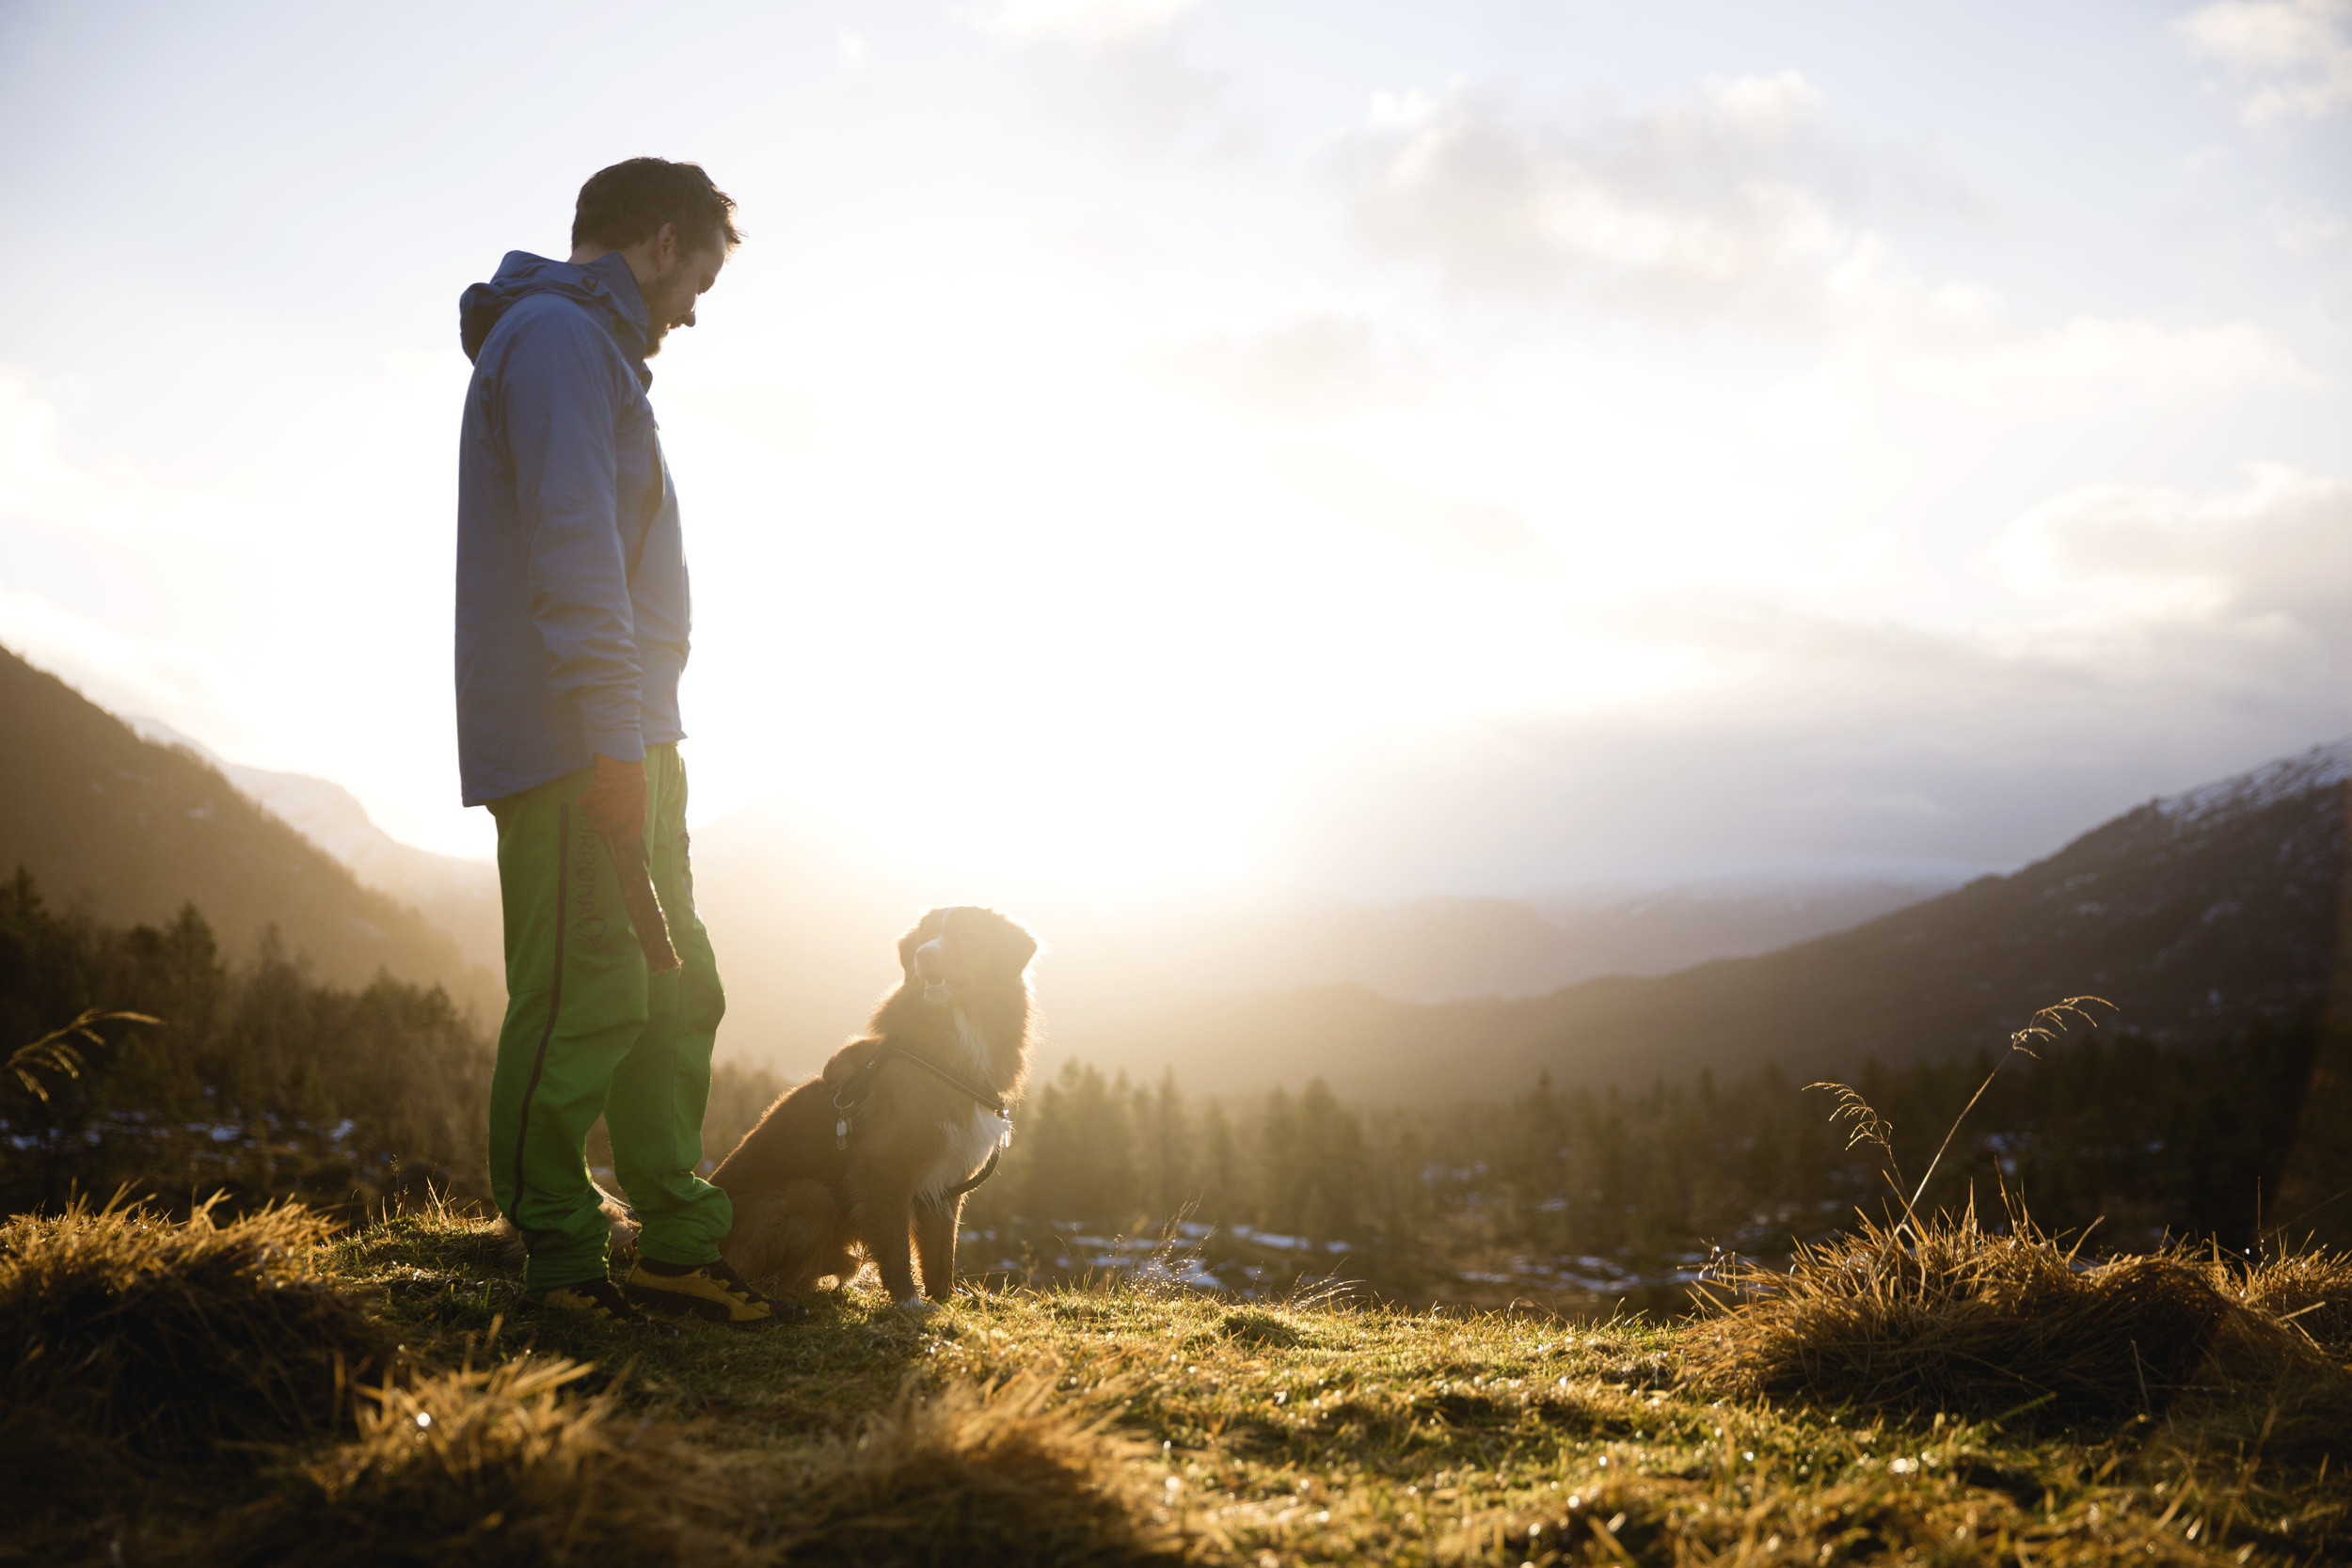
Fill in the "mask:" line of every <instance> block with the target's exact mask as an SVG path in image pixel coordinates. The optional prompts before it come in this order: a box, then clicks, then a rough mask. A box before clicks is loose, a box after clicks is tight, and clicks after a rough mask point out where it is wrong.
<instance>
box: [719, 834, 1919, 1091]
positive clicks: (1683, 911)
mask: <svg viewBox="0 0 2352 1568" xmlns="http://www.w3.org/2000/svg"><path fill="white" fill-rule="evenodd" d="M694 882H695V901H696V903H697V905H698V907H699V908H700V909H701V911H702V914H703V917H704V919H705V920H706V921H707V923H708V924H709V927H710V932H711V940H712V942H714V944H715V945H716V946H717V948H718V953H719V961H720V967H721V970H722V972H723V974H725V976H726V982H727V1022H726V1024H725V1027H724V1029H723V1031H722V1033H721V1035H720V1037H719V1039H720V1048H721V1050H723V1051H724V1052H727V1053H741V1054H743V1055H745V1056H747V1057H749V1058H750V1059H752V1060H754V1061H759V1062H766V1063H770V1064H772V1065H774V1066H776V1067H778V1068H780V1069H783V1070H785V1071H787V1072H793V1073H798V1072H806V1071H813V1070H815V1069H816V1068H817V1067H818V1066H819V1065H820V1064H821V1063H822V1062H823V1060H824V1058H825V1056H826V1055H827V1053H830V1052H831V1051H832V1050H833V1049H834V1047H835V1046H837V1045H839V1044H840V1043H841V1041H842V1040H844V1039H846V1038H848V1037H850V1035H851V1034H852V1033H854V1032H855V1031H856V1029H857V1028H858V1027H859V1026H860V1025H861V1024H862V1023H863V1022H865V1019H866V1013H867V1012H868V1011H869V1010H871V1008H872V1006H873V1005H874V1002H875V1000H876V998H878V997H879V996H881V995H882V993H883V992H884V991H885V990H888V989H889V988H890V986H891V985H892V984H894V983H895V982H896V980H897V978H898V961H897V958H895V956H894V954H893V952H892V947H891V943H892V942H894V941H895V940H896V939H897V937H898V933H899V932H900V931H902V930H904V929H905V928H906V927H908V926H909V925H911V924H912V923H913V922H914V919H915V918H916V917H917V916H918V915H920V914H921V913H922V911H924V910H925V909H926V908H929V907H930V906H932V905H936V904H950V903H959V902H965V901H969V902H976V903H988V904H993V905H994V906H996V907H997V908H999V909H1003V910H1006V911H1010V912H1012V913H1015V914H1018V915H1019V916H1021V917H1022V918H1023V919H1025V920H1026V921H1028V922H1029V923H1030V926H1031V927H1032V928H1033V929H1034V930H1036V932H1037V933H1038V935H1039V936H1040V937H1041V939H1043V941H1044V942H1045V945H1046V953H1045V956H1044V958H1042V959H1041V960H1040V962H1039V965H1038V968H1037V971H1036V980H1037V985H1038V991H1039V996H1040V998H1041V1002H1042V1003H1043V1006H1044V1008H1045V1011H1046V1013H1047V1015H1048V1017H1049V1018H1050V1020H1051V1027H1050V1031H1049V1033H1050V1037H1051V1039H1052V1040H1053V1041H1054V1042H1055V1043H1054V1049H1055V1050H1056V1051H1057V1052H1061V1051H1073V1050H1074V1051H1077V1052H1080V1053H1085V1054H1086V1055H1088V1056H1089V1058H1090V1059H1092V1060H1094V1061H1096V1062H1101V1063H1104V1064H1107V1065H1117V1064H1120V1063H1123V1062H1125V1061H1126V1060H1127V1055H1128V1053H1127V1042H1128V1041H1129V1039H1130V1037H1133V1036H1135V1035H1136V1034H1137V1033H1138V1032H1140V1033H1143V1034H1149V1033H1150V1032H1151V1031H1152V1028H1153V1027H1154V1026H1155V1024H1156V1022H1157V1021H1158V1020H1159V1019H1161V1018H1162V1017H1164V1016H1165V1015H1166V1013H1167V1012H1168V1009H1169V1008H1170V1007H1171V1006H1200V1005H1203V1004H1206V1003H1208V1002H1210V1001H1211V1000H1212V999H1215V998H1222V997H1233V996H1240V995H1255V994H1261V993H1265V992H1274V991H1281V990H1288V989H1290V988H1294V987H1298V986H1303V985H1314V984H1317V983H1332V982H1354V983H1357V984H1359V985H1364V986H1368V987H1372V988H1375V989H1376V990H1378V991H1379V993H1380V994H1381V995H1384V996H1389V997H1396V998H1404V999H1408V1000H1415V1001H1423V1002H1438V1001H1444V1000H1447V999H1450V998H1455V997H1467V996H1487V997H1492V996H1506V997H1507V996H1540V995H1543V994H1546V993H1548V992H1550V991H1552V990H1557V989H1558V988H1559V987H1561V986H1563V985H1565V984H1568V983H1569V982H1571V981H1574V980H1580V979H1584V978H1586V977H1588V976H1591V975H1595V974H1612V973H1636V974H1663V973H1665V972H1667V971H1669V970H1673V969H1677V968H1681V967H1683V966H1685V965H1687V964H1690V963H1692V962H1695V961H1697V960H1699V959H1701V958H1714V957H1718V956H1722V955H1725V954H1739V953H1756V952H1762V951H1763V950H1765V949H1766V948H1771V947H1778V946H1783V945H1785V944H1787V943H1788V942H1795V941H1798V940H1801V939H1803V938H1804V937H1809V936H1814V935H1818V934H1820V932H1823V931H1830V930H1837V929H1842V928H1843V927H1848V926H1851V925H1852V924H1853V923H1854V922H1856V921H1858V920H1862V919H1865V918H1867V917H1868V916H1870V915H1873V914H1879V913H1883V911H1887V910H1891V909H1897V908H1899V907H1901V906H1903V905H1906V904H1911V903H1915V902H1917V901H1918V900H1919V899H1920V898H1922V897H1925V896H1927V895H1930V894H1931V893H1934V892H1939V891H1941V890H1942V889H1943V888H1944V887H1947V886H1949V885H1950V884H1949V882H1948V881H1947V882H1941V883H1936V882H1916V881H1911V882H1906V881H1899V880H1895V879H1861V878H1851V879H1822V878H1815V879H1788V880H1786V881H1777V882H1773V881H1764V880H1760V879H1747V880H1742V881H1739V882H1726V883H1721V884H1715V885H1706V886H1689V887H1679V888H1667V889H1657V890H1650V891H1646V892H1640V893H1636V892H1632V891H1629V890H1625V889H1604V890H1594V891H1591V892H1587V893H1583V894H1580V895H1568V896H1563V897H1561V898H1559V899H1557V900H1554V901H1552V902H1550V903H1549V904H1547V905H1546V906H1544V907H1542V908H1537V907H1535V906H1534V905H1532V904H1529V903H1525V902H1520V901H1518V900H1513V899H1507V898H1465V897H1431V898H1422V899H1417V900H1414V901H1412V902H1410V903H1405V904H1399V905H1393V906H1389V907H1385V908H1380V907H1372V908H1367V907H1363V906H1350V905H1343V904H1338V903H1336V902H1321V901H1316V900H1312V899H1310V898H1308V897H1304V896H1297V895H1293V896H1290V897H1287V898H1279V899H1269V898H1265V897H1263V896H1261V897H1256V898H1250V897H1245V896H1242V895H1227V896H1220V897H1214V898H1192V899H1187V900H1184V901H1161V902H1150V903H1146V902H1141V901H1137V902H1130V903H1114V902H1111V901H1107V900H1102V899H1095V898H1089V897H1086V896H1082V895H1073V894H1072V893H1071V892H1070V891H1068V890H1067V889H1054V888H1024V887H1021V886H1019V885H1017V884H1011V883H1008V882H1004V881H993V880H986V879H977V880H976V879H967V878H962V877H952V876H949V877H943V876H939V875H936V874H931V873H928V872H926V871H925V870H923V869H921V868H919V867H914V866H910V865H907V864H905V863H901V862H898V861H895V860H893V859H892V857H891V856H890V855H889V853H888V851H887V849H886V848H885V847H880V846H875V845H871V844H867V843H863V842H860V841H858V840H855V839H853V838H850V837H849V836H848V835H844V834H833V833H827V832H823V831H821V829H820V828H819V827H818V825H817V824H814V823H812V822H811V821H809V820H808V819H807V818H805V817H803V816H799V815H798V814H796V813H794V812H793V811H792V810H790V809H789V808H788V807H787V806H785V805H783V804H781V803H779V802H768V803H765V804H762V805H758V806H754V807H750V808H748V809H746V810H743V811H739V812H737V813H734V814H733V815H731V816H726V817H723V818H722V819H721V820H719V821H716V822H713V823H711V824H709V825H708V826H707V827H698V828H696V829H695V831H694Z"/></svg>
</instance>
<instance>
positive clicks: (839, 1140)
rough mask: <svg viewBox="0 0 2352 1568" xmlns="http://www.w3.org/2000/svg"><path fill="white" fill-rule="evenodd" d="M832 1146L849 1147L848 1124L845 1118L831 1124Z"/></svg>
mask: <svg viewBox="0 0 2352 1568" xmlns="http://www.w3.org/2000/svg"><path fill="white" fill-rule="evenodd" d="M833 1147H834V1148H849V1147H850V1124H849V1122H848V1120H847V1119H844V1120H841V1121H836V1122H834V1124H833Z"/></svg>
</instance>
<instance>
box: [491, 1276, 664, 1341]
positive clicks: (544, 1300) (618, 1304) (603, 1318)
mask: <svg viewBox="0 0 2352 1568" xmlns="http://www.w3.org/2000/svg"><path fill="white" fill-rule="evenodd" d="M523 1304H524V1305H525V1306H527V1307H537V1308H538V1309H539V1310H540V1311H542V1312H578V1313H580V1315H581V1316H583V1317H587V1318H592V1319H594V1320H596V1322H598V1323H632V1324H637V1325H640V1326H643V1327H647V1328H660V1329H665V1330H667V1331H668V1332H670V1333H673V1334H675V1333H676V1332H677V1331H676V1330H675V1329H672V1328H670V1325H669V1324H667V1323H656V1322H654V1320H653V1319H651V1318H648V1317H646V1316H645V1315H644V1313H643V1312H640V1311H639V1310H637V1308H636V1307H632V1306H630V1305H629V1301H628V1297H627V1296H625V1295H623V1294H622V1293H621V1289H620V1287H619V1286H617V1285H615V1284H613V1283H612V1281H611V1280H609V1279H583V1280H581V1281H580V1283H579V1284H577V1285H557V1286H554V1287H552V1288H550V1289H548V1290H545V1291H540V1292H539V1293H538V1294H537V1295H535V1296H528V1295H527V1296H525V1297H523Z"/></svg>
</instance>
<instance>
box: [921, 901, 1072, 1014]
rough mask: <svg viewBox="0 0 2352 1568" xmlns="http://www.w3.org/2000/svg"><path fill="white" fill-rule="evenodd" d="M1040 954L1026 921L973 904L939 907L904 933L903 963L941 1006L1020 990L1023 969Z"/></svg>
mask: <svg viewBox="0 0 2352 1568" xmlns="http://www.w3.org/2000/svg"><path fill="white" fill-rule="evenodd" d="M1035 957H1037V939H1036V938H1035V937H1032V936H1031V935H1029V933H1028V932H1027V931H1026V930H1025V929H1024V928H1023V927H1022V926H1021V924H1020V922H1018V921H1015V920H1009V919H1007V918H1006V917H1005V916H1003V915H1001V914H998V913H997V912H996V911H994V910H983V909H979V908H977V907H975V906H973V905H969V904H963V905H959V906H957V907H956V908H954V909H946V910H933V911H931V912H930V913H929V914H927V915H925V916H924V917H923V919H922V921H921V923H920V924H918V925H917V926H916V927H914V930H912V931H909V932H908V933H907V934H906V935H905V936H902V937H900V938H899V939H898V967H899V968H901V969H903V970H904V971H906V977H907V984H908V985H910V986H914V987H919V988H920V989H921V990H922V993H923V1000H924V1001H926V1002H929V1003H930V1004H932V1005H933V1006H941V1007H961V1006H963V1005H964V1004H965V1003H966V1002H968V1001H970V1000H972V999H973V998H974V997H975V996H1001V995H1003V994H1005V993H1006V992H1007V991H1018V990H1020V988H1021V973H1022V971H1024V970H1025V969H1027V968H1028V967H1029V960H1030V959H1031V958H1035Z"/></svg>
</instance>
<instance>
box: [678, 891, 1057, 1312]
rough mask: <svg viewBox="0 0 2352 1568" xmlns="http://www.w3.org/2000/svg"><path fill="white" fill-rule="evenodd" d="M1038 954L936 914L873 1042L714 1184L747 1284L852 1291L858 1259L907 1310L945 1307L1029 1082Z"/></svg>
mask: <svg viewBox="0 0 2352 1568" xmlns="http://www.w3.org/2000/svg"><path fill="white" fill-rule="evenodd" d="M1036 954H1037V942H1036V941H1035V940H1034V939H1033V938H1032V937H1031V936H1030V935H1029V933H1028V932H1027V931H1025V930H1024V929H1023V928H1022V927H1020V926H1019V925H1018V924H1016V923H1015V922H1013V921H1011V920H1009V919H1007V918H1006V917H1005V916H1003V915H1001V914H998V913H997V912H996V911H993V910H982V909H973V908H968V907H967V908H958V909H946V910H933V911H930V913H929V914H927V915H925V916H924V917H923V919H922V922H921V924H919V925H917V926H916V927H914V930H912V931H909V932H908V933H907V934H906V935H905V936H903V937H901V938H899V939H898V967H899V968H900V970H902V971H903V972H904V977H903V978H902V979H901V980H900V981H899V983H898V989H897V990H893V991H892V992H891V993H890V994H889V996H887V997H885V998H884V999H883V1000H882V1006H879V1007H877V1008H876V1009H875V1010H874V1017H873V1020H872V1022H870V1023H868V1025H867V1026H866V1028H867V1032H866V1035H865V1036H863V1037H860V1038H857V1039H854V1040H851V1041H850V1043H849V1044H847V1045H845V1046H843V1047H842V1048H841V1049H840V1050H839V1051H837V1052H835V1053H834V1055H833V1058H832V1060H830V1061H828V1062H827V1063H826V1064H825V1070H824V1072H823V1073H822V1074H821V1075H820V1076H818V1077H816V1078H812V1079H810V1080H809V1081H808V1082H807V1083H804V1084H802V1085H799V1086H798V1087H795V1088H793V1089H791V1090H789V1091H787V1093H786V1094H785V1095H784V1096H783V1097H782V1098H781V1099H779V1100H778V1101H776V1102H775V1103H774V1104H773V1105H771V1106H770V1107H768V1113H767V1115H765V1116H763V1117H760V1119H759V1125H758V1126H756V1127H755V1128H753V1129H752V1130H751V1131H750V1132H747V1133H745V1134H744V1135H743V1141H742V1142H741V1143H739V1144H738V1145H737V1146H736V1147H735V1151H734V1152H733V1153H732V1154H729V1155H728V1156H727V1157H726V1159H725V1160H723V1162H721V1164H720V1165H719V1168H718V1169H717V1170H716V1171H714V1172H713V1173H712V1174H711V1177H710V1180H711V1181H712V1182H713V1183H715V1184H716V1185H718V1186H719V1187H721V1188H723V1189H724V1191H725V1192H726V1195H727V1197H728V1199H729V1200H730V1201H732V1202H733V1203H734V1205H735V1227H734V1228H733V1229H732V1230H730V1231H729V1232H728V1233H727V1235H726V1237H725V1238H724V1239H723V1241H721V1242H720V1243H719V1250H720V1252H721V1254H722V1255H723V1256H724V1257H725V1259H726V1260H727V1262H728V1263H729V1264H731V1265H732V1266H733V1267H734V1269H735V1271H736V1272H737V1273H738V1274H739V1275H743V1276H744V1277H745V1278H746V1279H750V1280H754V1281H756V1282H758V1283H760V1284H761V1285H763V1286H764V1287H767V1288H771V1289H772V1290H774V1291H779V1292H782V1293H787V1294H788V1293H790V1292H793V1291H804V1290H807V1289H808V1288H809V1287H810V1286H812V1285H814V1284H816V1283H817V1282H818V1280H820V1279H824V1278H827V1277H829V1276H830V1277H834V1278H838V1279H840V1280H842V1281H844V1282H846V1281H848V1279H849V1278H850V1275H854V1274H855V1273H856V1272H857V1268H858V1261H857V1258H856V1257H855V1254H856V1253H860V1252H862V1253H864V1254H865V1256H866V1257H867V1258H869V1259H873V1262H874V1265H875V1267H876V1269H877V1270H878V1271H879V1272H880V1273H881V1275H882V1286H883V1288H884V1289H885V1290H887V1291H889V1292H890V1294H891V1298H892V1299H893V1300H895V1301H896V1302H898V1305H899V1306H900V1307H905V1308H906V1309H908V1310H910V1311H916V1312H920V1311H928V1310H929V1309H930V1304H929V1303H927V1302H926V1301H925V1300H924V1296H925V1295H929V1296H930V1301H932V1302H941V1301H946V1299H947V1296H948V1293H949V1292H950V1291H952V1290H953V1289H954V1288H955V1268H956V1232H957V1227H958V1226H959V1224H960V1222H961V1216H962V1212H963V1195H964V1193H965V1192H967V1191H969V1190H970V1188H971V1187H972V1186H974V1185H977V1181H975V1180H973V1179H974V1177H975V1176H976V1174H977V1173H981V1172H983V1170H984V1167H987V1166H988V1165H989V1164H990V1163H991V1162H992V1160H993V1156H994V1154H995V1152H996V1150H997V1148H999V1147H1000V1145H1001V1144H1002V1143H1003V1142H1004V1141H1005V1140H1006V1138H1007V1136H1008V1134H1009V1132H1010V1131H1011V1121H1010V1119H1009V1107H1010V1102H1011V1101H1014V1100H1016V1099H1018V1098H1019V1096H1020V1093H1021V1087H1022V1085H1023V1083H1024V1082H1025V1080H1026V1078H1027V1076H1028V1070H1029V1052H1030V1046H1031V1041H1030V1038H1029V1031H1030V1022H1031V1005H1030V997H1029V984H1028V980H1027V978H1026V976H1025V971H1026V970H1027V969H1028V966H1029V960H1030V958H1034V957H1035V956H1036ZM910 1233H912V1241H913V1256H912V1257H911V1256H910V1251H909V1240H910ZM918 1262H919V1264H920V1266H921V1269H922V1290H921V1291H920V1292H918V1291H917V1290H916V1288H915V1277H914V1265H915V1264H916V1263H918Z"/></svg>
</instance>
